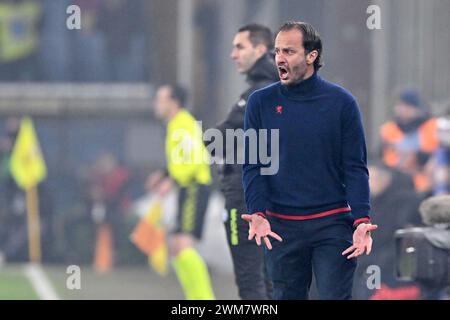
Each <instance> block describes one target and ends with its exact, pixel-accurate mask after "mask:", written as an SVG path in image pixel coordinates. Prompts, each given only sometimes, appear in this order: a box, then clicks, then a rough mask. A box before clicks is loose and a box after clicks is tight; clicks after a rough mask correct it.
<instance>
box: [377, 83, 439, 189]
mask: <svg viewBox="0 0 450 320" xmlns="http://www.w3.org/2000/svg"><path fill="white" fill-rule="evenodd" d="M394 112H395V118H394V119H393V120H392V121H389V122H387V123H385V124H383V126H382V127H381V131H380V133H381V140H382V156H383V161H384V163H385V164H386V165H387V166H389V167H392V168H398V169H399V170H401V171H402V172H404V173H407V174H409V175H411V176H412V177H413V179H414V186H415V190H416V192H418V193H422V194H430V192H431V181H430V178H429V176H428V175H427V174H426V173H425V166H426V164H427V162H428V160H429V159H430V155H431V154H432V153H433V152H434V151H436V149H437V148H438V145H439V142H438V139H437V127H436V119H434V118H432V117H431V116H430V114H429V110H428V108H427V107H426V106H425V104H424V102H423V101H422V99H421V97H420V95H419V93H418V92H417V91H416V90H412V89H408V90H405V91H403V92H402V93H401V94H400V96H399V99H398V101H397V103H396V105H395V108H394Z"/></svg>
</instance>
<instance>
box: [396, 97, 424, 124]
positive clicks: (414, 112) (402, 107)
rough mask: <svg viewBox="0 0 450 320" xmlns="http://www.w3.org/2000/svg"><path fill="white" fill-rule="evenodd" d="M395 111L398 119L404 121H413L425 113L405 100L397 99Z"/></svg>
mask: <svg viewBox="0 0 450 320" xmlns="http://www.w3.org/2000/svg"><path fill="white" fill-rule="evenodd" d="M394 113H395V117H396V119H398V120H399V121H400V122H402V123H408V122H411V121H413V120H415V119H417V118H419V117H420V116H422V115H423V114H422V111H421V110H420V109H418V108H416V107H414V106H411V105H409V104H407V103H405V102H403V101H397V103H396V104H395V107H394Z"/></svg>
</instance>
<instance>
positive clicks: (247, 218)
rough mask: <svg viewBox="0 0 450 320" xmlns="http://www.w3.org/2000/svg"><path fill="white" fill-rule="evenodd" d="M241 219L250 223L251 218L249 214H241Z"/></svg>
mask: <svg viewBox="0 0 450 320" xmlns="http://www.w3.org/2000/svg"><path fill="white" fill-rule="evenodd" d="M241 218H242V219H244V220H245V221H247V222H252V216H251V215H250V214H243V215H241Z"/></svg>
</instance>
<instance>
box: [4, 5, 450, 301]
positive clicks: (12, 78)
mask: <svg viewBox="0 0 450 320" xmlns="http://www.w3.org/2000/svg"><path fill="white" fill-rule="evenodd" d="M199 3H201V4H204V2H203V1H199ZM246 3H247V5H248V8H258V4H256V3H255V2H254V1H246ZM303 3H304V2H300V4H299V5H302V4H303ZM68 4H76V5H79V6H80V7H81V8H82V11H83V15H82V19H83V20H82V25H83V28H82V30H77V31H75V32H71V31H69V30H68V29H67V28H65V27H61V25H64V26H65V18H66V14H65V10H66V8H67V5H68ZM290 6H291V7H294V5H293V4H290ZM199 7H202V6H199ZM146 8H147V7H146V3H145V1H141V0H73V1H59V0H58V1H54V0H0V91H1V90H2V89H1V87H2V83H1V82H4V84H6V83H8V85H10V83H14V84H13V85H15V86H21V85H22V84H24V83H27V84H29V83H30V82H34V83H46V84H49V85H50V84H51V83H66V82H67V83H75V82H77V83H89V82H92V83H94V82H95V83H99V82H102V83H105V82H106V83H109V82H110V83H114V82H115V83H128V84H133V83H135V84H137V83H146V84H150V85H149V86H148V91H147V92H146V94H147V95H148V97H146V98H145V101H146V103H147V104H148V105H147V107H148V109H147V110H145V109H144V110H142V109H139V110H137V109H133V108H131V109H130V111H129V112H127V110H123V111H122V112H121V113H118V114H114V113H104V111H102V110H103V109H99V110H97V111H95V110H94V111H93V113H92V112H91V113H86V114H85V113H83V112H81V111H80V112H78V111H76V108H74V109H70V108H69V107H67V109H62V111H58V112H57V113H51V112H47V111H43V112H41V113H40V112H34V113H35V114H36V117H35V118H34V119H36V121H35V126H36V129H37V133H38V135H39V138H40V143H41V146H42V149H43V152H44V157H45V158H46V162H47V167H48V168H49V177H48V179H47V180H46V181H45V182H43V183H42V184H41V185H40V186H39V198H40V202H39V203H40V212H41V228H42V231H41V234H42V249H43V261H44V262H48V263H70V264H74V263H76V264H91V263H93V260H94V255H95V246H94V245H93V243H95V242H96V237H97V235H96V225H97V224H98V223H99V222H100V221H108V222H109V223H110V225H111V226H112V233H113V237H112V239H113V240H112V241H113V247H114V250H115V252H116V255H115V257H116V259H115V265H129V264H144V263H145V261H146V259H145V257H144V256H143V255H142V254H140V253H139V252H138V251H137V249H136V248H135V247H134V246H133V244H132V243H131V242H130V241H129V235H130V232H131V231H132V229H133V227H134V225H135V224H136V222H137V219H138V217H137V216H136V215H135V214H134V212H133V208H134V207H133V203H134V202H136V201H137V200H138V199H139V198H141V197H142V196H143V195H145V192H146V191H145V188H144V184H145V179H146V177H147V175H148V173H149V172H151V171H152V170H154V169H156V168H158V167H160V166H161V165H162V164H163V163H164V158H163V155H162V151H161V152H160V151H155V150H158V148H159V150H163V149H162V148H163V142H162V140H163V134H164V128H163V127H162V125H160V124H158V123H157V122H156V121H155V119H154V117H153V115H152V114H151V106H150V103H151V100H150V99H149V98H150V97H151V92H152V89H151V88H153V86H156V85H157V83H156V82H157V81H158V82H160V81H159V80H161V77H158V76H155V75H154V74H156V73H158V71H161V70H164V68H163V67H160V69H158V70H155V68H154V62H153V61H154V58H153V59H150V58H149V57H151V56H152V52H151V51H152V50H151V48H152V47H153V46H157V45H159V44H156V42H153V43H150V41H151V37H148V36H146V33H147V32H148V30H149V29H150V26H149V25H148V23H149V22H148V15H146V12H147V10H146ZM202 8H203V11H201V10H199V11H201V12H200V13H198V16H199V17H201V13H203V16H205V12H208V11H207V9H208V5H206V4H205V5H204V6H203V7H202ZM286 8H287V9H286ZM288 9H289V6H285V10H288ZM249 11H251V10H249ZM11 17H13V18H14V19H12V20H11V19H10V18H11ZM342 19H343V18H342ZM276 22H277V23H279V22H281V19H280V21H278V20H277V21H276ZM310 22H311V23H312V24H314V21H310ZM275 26H276V25H275ZM216 27H217V26H216ZM237 27H238V25H236V26H234V27H233V28H234V29H233V30H235V29H237ZM168 28H169V26H168ZM448 28H449V26H448V25H447V26H446V30H447V31H450V30H449V29H448ZM318 29H319V30H320V27H319V28H318ZM213 31H214V32H218V31H217V30H213V29H211V32H213ZM347 31H348V30H347ZM449 34H450V32H449ZM329 35H330V34H326V36H329ZM347 36H348V37H350V38H351V37H352V31H351V30H350V31H348V33H347ZM207 37H208V36H205V38H206V39H207ZM210 37H212V36H211V35H210ZM325 38H326V37H325ZM330 38H331V36H330ZM447 39H448V37H447ZM214 40H215V39H212V41H214ZM227 43H229V44H230V45H229V48H230V49H231V37H230V38H229V40H228V42H227ZM325 43H326V40H325ZM225 48H227V46H225ZM205 50H206V49H205ZM215 50H218V49H217V48H216V49H215ZM331 51H332V50H331ZM325 52H326V55H325V57H326V59H325V61H327V58H328V57H329V56H331V55H333V54H334V53H335V52H336V51H333V52H332V53H328V52H327V51H326V50H325ZM167 54H168V53H167ZM227 54H228V52H227ZM217 57H218V56H217V55H215V56H214V55H213V56H212V57H210V58H209V61H207V62H205V63H217V59H218V58H217ZM329 61H330V68H331V72H334V71H336V70H338V69H337V67H336V66H337V65H339V59H336V58H335V60H333V58H330V60H329ZM356 63H358V61H357V62H356ZM397 63H399V64H400V63H401V61H398V62H397ZM333 68H334V69H333ZM325 69H326V68H325ZM216 70H218V69H216ZM219 70H220V69H219ZM168 71H170V70H168ZM447 76H450V74H449V73H447ZM208 77H213V75H211V72H209V73H208ZM342 77H345V74H344V75H343V76H342ZM342 77H339V76H337V75H335V79H337V80H339V79H342V81H347V80H346V79H343V78H342ZM162 78H163V79H164V77H162ZM348 78H351V77H348ZM404 80H405V81H404V85H403V84H402V83H401V81H397V82H396V83H395V86H394V85H393V86H392V87H389V92H388V95H389V96H392V97H395V98H393V99H391V101H392V103H391V104H390V105H389V106H386V110H387V112H386V113H385V114H384V117H382V119H381V118H379V119H378V120H377V121H378V122H382V125H381V126H374V123H375V122H371V124H370V134H369V137H370V138H371V140H372V141H376V143H371V148H370V149H371V150H370V151H371V154H370V156H369V171H370V187H371V192H372V208H373V212H374V214H373V220H374V221H375V222H376V224H378V225H379V229H378V230H377V231H376V233H374V235H373V237H374V250H373V253H372V255H371V256H368V257H362V258H361V259H359V269H358V270H359V271H358V272H357V277H359V279H360V281H357V282H356V287H357V288H356V290H355V292H356V296H357V297H359V298H365V299H367V298H369V297H370V295H371V292H369V291H368V290H367V288H365V287H364V286H365V283H366V282H365V280H361V279H365V277H367V275H366V274H365V270H366V268H367V267H368V266H369V265H379V266H380V267H381V269H382V270H384V271H383V286H384V287H383V288H384V289H383V290H379V291H378V293H377V294H378V298H381V299H383V298H386V297H398V298H408V297H412V298H414V297H416V298H417V297H418V296H417V291H416V290H415V289H414V284H405V283H400V282H398V281H397V280H396V279H395V276H394V273H395V270H394V261H395V255H394V250H393V249H392V250H383V249H384V248H388V247H392V248H393V242H394V233H395V231H396V230H397V229H400V228H404V227H408V226H419V225H421V224H422V222H421V219H420V215H419V211H418V208H419V205H420V203H421V201H422V200H424V199H426V198H428V197H430V196H432V195H442V194H450V104H448V105H445V106H444V107H440V108H439V110H438V111H435V110H433V108H432V107H431V104H430V101H431V100H433V99H434V97H433V95H432V93H433V91H432V90H428V89H427V90H426V95H425V94H423V92H422V88H421V87H420V86H419V85H416V86H414V87H408V88H407V89H402V90H397V88H398V87H403V88H405V87H407V84H408V85H409V79H404ZM348 81H349V83H352V82H351V81H352V80H348ZM442 81H447V84H450V80H448V79H443V80H442ZM203 82H205V83H206V84H204V87H203V88H206V89H210V87H208V86H211V83H213V82H211V83H209V82H208V81H206V80H204V81H203ZM359 85H361V84H359ZM215 86H216V87H215V88H216V90H219V89H218V88H220V83H219V84H215ZM362 86H363V84H362ZM427 88H428V87H427ZM191 89H192V88H191ZM4 90H6V91H5V92H7V89H4ZM191 91H192V92H191V93H192V94H193V95H197V93H198V89H197V90H191ZM206 91H207V92H206ZM215 92H217V91H214V90H205V92H204V94H203V96H204V98H198V95H197V96H196V97H195V98H194V99H193V100H194V102H195V103H199V102H200V103H201V102H205V101H207V98H208V97H209V96H210V95H213V94H214V93H215ZM359 93H361V95H360V96H361V97H362V100H363V103H362V106H363V108H364V110H363V113H364V112H365V111H367V110H369V108H368V106H367V103H366V102H367V101H368V100H369V99H368V98H367V95H366V93H365V92H362V91H358V86H357V87H356V90H355V95H356V97H357V98H359V95H358V94H359ZM447 94H448V91H447ZM424 96H426V98H424ZM235 97H236V98H237V93H236V95H235ZM100 98H102V97H100ZM100 98H99V99H100ZM438 98H439V99H438V100H439V101H445V99H442V96H439V97H438ZM71 99H72V100H73V101H75V102H73V104H75V105H76V104H77V102H76V97H75V98H73V97H72V98H71ZM92 99H93V101H94V102H92V103H93V104H95V99H96V98H95V97H94V98H92ZM17 101H20V100H17ZM214 101H217V100H213V102H214ZM446 101H450V97H449V96H447V97H446ZM103 103H104V102H103ZM106 104H107V102H106ZM206 104H207V103H204V105H202V106H200V107H199V109H194V114H195V112H196V111H197V113H198V118H199V120H205V121H206V122H208V121H209V123H212V122H213V121H214V122H218V121H219V120H220V115H221V114H224V113H225V112H226V108H227V107H226V106H221V108H222V109H223V110H221V111H217V109H212V111H213V112H211V113H209V114H208V115H206V114H205V110H207V107H208V106H207V105H206ZM21 107H23V106H18V110H20V108H21ZM47 107H48V106H45V107H44V109H45V108H47ZM8 110H9V111H1V113H0V252H1V254H2V256H3V258H4V259H5V260H6V261H8V262H23V261H27V260H28V242H27V241H28V240H27V230H26V226H27V225H26V205H25V194H24V192H23V191H22V190H20V189H19V188H18V187H17V186H16V184H15V183H14V181H13V179H12V177H11V175H10V171H9V158H10V155H11V150H12V147H13V145H14V141H15V138H16V136H17V132H18V129H19V125H20V115H22V114H23V113H24V112H18V111H14V110H13V111H11V110H10V109H8ZM45 110H46V109H45ZM73 110H75V111H73ZM65 112H68V113H65ZM367 117H369V115H368V113H366V114H365V118H367ZM369 120H370V119H369ZM375 137H376V138H375ZM139 152H142V153H144V154H145V157H142V156H139ZM358 286H360V288H358Z"/></svg>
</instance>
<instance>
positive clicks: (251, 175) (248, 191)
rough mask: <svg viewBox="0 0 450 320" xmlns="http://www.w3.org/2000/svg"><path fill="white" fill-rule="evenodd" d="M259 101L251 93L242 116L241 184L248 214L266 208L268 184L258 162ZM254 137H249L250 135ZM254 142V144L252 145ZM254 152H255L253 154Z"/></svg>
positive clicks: (260, 211) (264, 210) (261, 211)
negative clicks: (243, 154) (242, 151)
mask: <svg viewBox="0 0 450 320" xmlns="http://www.w3.org/2000/svg"><path fill="white" fill-rule="evenodd" d="M260 107H261V105H260V101H259V99H258V97H257V96H256V95H254V94H252V95H251V96H250V98H249V100H248V102H247V108H246V111H245V118H244V130H245V133H246V139H245V143H244V146H245V162H244V165H243V177H242V178H243V185H244V194H245V202H246V204H247V209H248V211H249V213H250V214H254V213H258V212H259V213H263V214H264V213H265V212H266V209H267V199H268V198H267V195H268V185H267V178H266V176H264V175H262V174H261V169H262V168H263V167H264V165H263V164H262V163H261V162H260V159H259V157H258V154H259V149H258V148H259V139H260V137H259V135H258V132H259V129H262V128H261V118H260V114H259V112H260ZM253 134H254V136H256V140H255V139H249V138H248V137H252V135H253ZM254 144H256V145H254ZM255 153H256V154H255Z"/></svg>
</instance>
